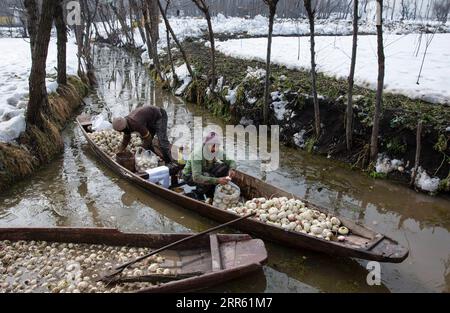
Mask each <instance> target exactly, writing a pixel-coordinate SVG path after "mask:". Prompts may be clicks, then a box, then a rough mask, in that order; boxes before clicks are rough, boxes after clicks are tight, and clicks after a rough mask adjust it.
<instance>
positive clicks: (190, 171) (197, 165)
mask: <svg viewBox="0 0 450 313" xmlns="http://www.w3.org/2000/svg"><path fill="white" fill-rule="evenodd" d="M217 155H218V156H219V157H218V158H217V159H214V160H207V159H205V158H203V157H202V156H203V154H202V151H194V152H193V153H192V154H191V156H190V158H189V160H188V161H187V162H186V166H185V167H184V169H183V175H185V176H189V175H192V180H193V181H194V182H196V183H198V184H207V185H216V184H218V183H219V182H218V178H216V177H211V176H207V175H205V174H206V173H209V172H210V170H211V168H212V167H213V166H214V165H215V164H217V163H218V162H223V163H225V164H226V165H228V166H229V168H230V169H235V168H236V162H235V161H234V160H231V159H228V158H227V156H226V154H225V152H224V151H223V150H221V149H220V150H219V151H218V154H217ZM194 156H196V157H195V158H194Z"/></svg>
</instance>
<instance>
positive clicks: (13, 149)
mask: <svg viewBox="0 0 450 313" xmlns="http://www.w3.org/2000/svg"><path fill="white" fill-rule="evenodd" d="M88 92H89V88H88V86H87V85H86V84H85V83H83V82H82V81H81V80H80V79H79V78H77V77H74V76H69V77H68V84H67V85H66V86H60V87H59V88H58V94H51V95H49V99H48V100H49V101H48V103H49V107H48V108H49V110H48V111H47V114H46V115H44V116H42V119H41V120H42V121H43V122H42V124H43V125H42V126H41V127H37V126H35V125H28V126H27V130H26V131H25V133H23V134H22V135H21V137H20V138H19V139H18V142H20V145H19V144H12V143H1V142H0V190H5V189H6V188H8V187H9V186H11V184H12V183H13V182H14V181H15V180H17V179H22V178H24V177H26V176H29V175H30V174H32V173H33V171H34V170H36V168H38V167H39V165H42V164H45V163H48V162H50V161H51V160H52V159H53V158H54V157H55V156H56V155H57V154H59V153H60V152H61V151H62V150H63V148H64V142H63V139H62V137H61V134H60V130H61V129H62V128H63V127H64V125H65V124H66V122H67V121H68V120H69V119H70V117H71V115H72V113H73V112H74V110H75V109H77V108H78V107H79V106H80V104H81V103H82V102H83V101H82V99H83V97H85V96H86V95H87V94H88Z"/></svg>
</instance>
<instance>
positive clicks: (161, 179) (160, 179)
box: [145, 166, 170, 188]
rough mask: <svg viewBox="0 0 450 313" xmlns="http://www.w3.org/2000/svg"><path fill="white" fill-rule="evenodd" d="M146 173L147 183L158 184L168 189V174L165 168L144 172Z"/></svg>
mask: <svg viewBox="0 0 450 313" xmlns="http://www.w3.org/2000/svg"><path fill="white" fill-rule="evenodd" d="M145 172H146V173H148V176H149V177H148V181H150V182H152V183H155V184H160V185H161V186H163V187H164V188H169V187H170V174H169V168H168V167H167V166H158V167H155V168H151V169H149V170H146V171H145Z"/></svg>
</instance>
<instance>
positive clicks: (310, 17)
mask: <svg viewBox="0 0 450 313" xmlns="http://www.w3.org/2000/svg"><path fill="white" fill-rule="evenodd" d="M304 4H305V9H306V12H307V14H308V20H309V31H310V41H311V91H312V96H313V102H314V122H315V130H316V137H317V138H319V137H320V109H319V99H318V98H317V83H316V80H317V77H316V57H315V37H314V16H315V14H316V13H315V8H314V9H313V7H312V5H311V0H304Z"/></svg>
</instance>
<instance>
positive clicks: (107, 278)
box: [97, 212, 256, 281]
mask: <svg viewBox="0 0 450 313" xmlns="http://www.w3.org/2000/svg"><path fill="white" fill-rule="evenodd" d="M255 214H256V212H253V213H251V214H247V215H245V216H242V217H240V218H237V219H235V220H232V221H229V222H227V223H225V224H222V225H219V226H216V227H213V228H210V229H207V230H205V231H202V232H201V233H198V234H195V235H192V236H189V237H185V238H183V239H180V240H178V241H175V242H172V243H170V244H168V245H166V246H164V247H161V248H159V249H156V250H154V251H152V252H150V253H148V254H146V255H143V256H141V257H138V258H136V259H134V260H132V261H129V262H127V263H124V264H122V265H119V266H117V267H116V268H115V269H114V271H113V272H111V273H109V274H105V275H102V276H101V277H100V278H99V279H98V280H97V281H112V280H113V277H114V276H116V275H118V274H120V273H122V272H123V270H124V269H126V268H127V267H128V266H130V265H132V264H135V263H137V262H139V261H142V260H144V259H146V258H148V257H151V256H152V255H155V254H157V253H159V252H161V251H164V250H166V249H169V248H172V247H174V246H176V245H179V244H180V243H183V242H186V241H189V240H191V239H195V238H198V237H200V236H203V235H205V234H207V233H210V232H213V231H216V230H219V229H221V228H224V227H226V226H228V225H231V224H233V223H236V222H239V221H241V220H244V219H246V218H249V217H251V216H253V215H255Z"/></svg>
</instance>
